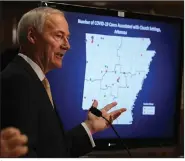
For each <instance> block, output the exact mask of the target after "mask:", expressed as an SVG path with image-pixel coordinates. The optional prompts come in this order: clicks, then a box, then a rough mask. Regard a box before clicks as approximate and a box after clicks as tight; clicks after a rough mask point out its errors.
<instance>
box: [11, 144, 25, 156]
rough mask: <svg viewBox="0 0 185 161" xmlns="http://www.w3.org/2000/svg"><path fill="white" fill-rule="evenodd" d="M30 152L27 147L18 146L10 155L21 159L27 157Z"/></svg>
mask: <svg viewBox="0 0 185 161" xmlns="http://www.w3.org/2000/svg"><path fill="white" fill-rule="evenodd" d="M27 152H28V147H27V146H17V147H16V148H15V149H13V150H12V151H11V152H10V153H9V157H19V156H22V155H25V154H26V153H27Z"/></svg>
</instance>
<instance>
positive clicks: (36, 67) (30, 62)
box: [18, 53, 95, 147]
mask: <svg viewBox="0 0 185 161" xmlns="http://www.w3.org/2000/svg"><path fill="white" fill-rule="evenodd" d="M18 55H19V56H21V57H22V58H23V59H24V60H25V61H26V62H27V63H28V64H29V65H30V66H31V67H32V68H33V70H34V71H35V73H36V74H37V76H38V77H39V79H40V81H43V80H44V78H45V77H46V76H45V74H44V73H43V71H42V70H41V68H40V67H39V66H38V65H37V64H36V63H35V62H34V61H32V60H31V59H30V58H29V57H27V56H26V55H24V54H21V53H19V54H18ZM81 125H82V126H83V127H84V129H85V130H86V132H87V134H88V136H89V139H90V141H91V144H92V147H95V143H94V140H93V137H92V134H91V132H90V130H89V128H88V127H87V125H86V124H85V123H84V122H82V123H81Z"/></svg>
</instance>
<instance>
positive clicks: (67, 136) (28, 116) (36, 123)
mask: <svg viewBox="0 0 185 161" xmlns="http://www.w3.org/2000/svg"><path fill="white" fill-rule="evenodd" d="M1 83H2V84H1V85H2V88H1V89H2V90H1V128H5V127H9V126H13V127H17V128H19V129H20V131H21V132H22V133H24V134H26V135H27V136H28V147H29V152H28V154H27V155H26V156H25V157H42V158H45V157H58V158H59V157H79V156H82V155H84V154H86V153H88V152H90V151H91V150H92V145H91V142H90V139H89V136H88V134H87V132H86V131H85V129H84V127H83V126H82V125H79V126H77V127H75V128H73V129H72V130H71V131H69V132H67V133H65V132H64V129H63V126H62V123H61V121H60V119H59V117H58V115H57V112H56V108H55V109H53V107H52V105H51V103H50V101H49V97H48V95H47V92H46V91H45V88H44V86H43V84H42V82H41V81H40V80H39V78H38V76H37V75H36V73H35V72H34V70H33V69H32V68H31V66H30V65H29V64H28V63H27V62H26V61H25V60H24V59H23V58H22V57H20V56H16V58H15V59H14V60H13V61H12V62H11V63H10V64H9V65H8V66H7V67H6V68H5V70H4V71H3V72H2V73H1ZM69 117H70V116H69Z"/></svg>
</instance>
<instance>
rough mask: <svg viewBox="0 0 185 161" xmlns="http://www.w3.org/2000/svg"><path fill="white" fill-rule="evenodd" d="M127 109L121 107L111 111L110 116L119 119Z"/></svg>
mask: <svg viewBox="0 0 185 161" xmlns="http://www.w3.org/2000/svg"><path fill="white" fill-rule="evenodd" d="M125 111H126V108H121V109H118V110H115V111H112V112H111V113H110V116H112V119H113V120H115V119H117V118H118V117H119V116H120V115H121V114H122V113H123V112H125Z"/></svg>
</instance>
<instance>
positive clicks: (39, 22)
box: [17, 7, 64, 44]
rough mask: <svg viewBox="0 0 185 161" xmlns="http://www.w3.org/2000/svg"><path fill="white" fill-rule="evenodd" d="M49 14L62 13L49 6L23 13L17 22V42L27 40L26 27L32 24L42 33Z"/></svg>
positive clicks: (20, 42)
mask: <svg viewBox="0 0 185 161" xmlns="http://www.w3.org/2000/svg"><path fill="white" fill-rule="evenodd" d="M51 14H61V15H63V16H64V13H63V12H62V11H60V10H58V9H54V8H50V7H38V8H35V9H33V10H31V11H29V12H27V13H25V14H24V15H23V16H22V18H21V19H20V21H19V23H18V28H17V40H18V43H19V44H22V43H25V42H26V41H27V34H28V27H30V26H33V27H35V28H36V30H37V31H38V32H39V33H42V31H43V27H44V24H45V21H46V19H47V17H48V16H49V15H51Z"/></svg>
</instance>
